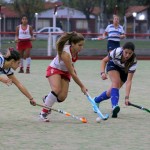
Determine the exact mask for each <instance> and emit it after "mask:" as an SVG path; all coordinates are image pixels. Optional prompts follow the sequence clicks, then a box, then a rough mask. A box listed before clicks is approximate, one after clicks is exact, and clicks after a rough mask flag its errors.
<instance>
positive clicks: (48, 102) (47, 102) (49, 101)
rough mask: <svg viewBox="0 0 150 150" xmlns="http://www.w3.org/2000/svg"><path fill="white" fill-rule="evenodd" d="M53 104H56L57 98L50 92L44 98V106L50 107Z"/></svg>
mask: <svg viewBox="0 0 150 150" xmlns="http://www.w3.org/2000/svg"><path fill="white" fill-rule="evenodd" d="M55 102H57V97H56V96H55V95H54V94H52V93H51V92H50V93H49V94H48V95H47V97H46V100H45V105H47V106H48V107H52V106H53V105H54V103H55Z"/></svg>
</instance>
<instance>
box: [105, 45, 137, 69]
mask: <svg viewBox="0 0 150 150" xmlns="http://www.w3.org/2000/svg"><path fill="white" fill-rule="evenodd" d="M122 55H123V48H122V47H118V48H116V49H114V50H113V51H111V52H110V53H109V54H108V57H109V58H110V59H111V60H110V61H112V62H113V63H114V64H115V65H117V66H118V67H120V68H121V69H122V70H124V69H125V63H122V62H121V58H122ZM136 67H137V61H136V59H135V60H134V62H133V64H132V65H131V66H130V67H129V70H128V72H135V70H136Z"/></svg>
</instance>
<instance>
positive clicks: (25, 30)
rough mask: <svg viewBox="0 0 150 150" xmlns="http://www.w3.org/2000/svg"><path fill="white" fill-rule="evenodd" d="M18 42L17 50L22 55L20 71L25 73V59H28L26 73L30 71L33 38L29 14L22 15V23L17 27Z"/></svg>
mask: <svg viewBox="0 0 150 150" xmlns="http://www.w3.org/2000/svg"><path fill="white" fill-rule="evenodd" d="M15 40H16V42H17V50H18V51H19V53H20V56H21V63H20V71H19V73H24V59H26V73H30V64H31V57H30V51H31V48H32V43H31V40H34V37H33V28H32V27H31V26H30V25H28V19H27V16H25V15H24V16H22V18H21V24H20V25H19V26H17V28H16V39H15Z"/></svg>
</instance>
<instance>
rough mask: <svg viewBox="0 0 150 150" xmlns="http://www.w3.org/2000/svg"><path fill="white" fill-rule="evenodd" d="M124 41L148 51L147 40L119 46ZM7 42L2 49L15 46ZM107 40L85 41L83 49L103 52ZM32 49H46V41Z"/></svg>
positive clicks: (35, 43)
mask: <svg viewBox="0 0 150 150" xmlns="http://www.w3.org/2000/svg"><path fill="white" fill-rule="evenodd" d="M126 41H132V42H134V44H135V45H136V49H140V50H145V49H147V50H149V47H150V42H149V40H134V39H128V40H122V41H121V45H123V44H124V43H125V42H126ZM7 42H8V40H5V41H4V40H3V41H2V49H6V48H7V47H10V46H15V44H7ZM106 45H107V40H101V41H91V40H86V41H85V46H84V49H100V50H104V49H106ZM33 48H34V49H47V40H36V41H34V42H33Z"/></svg>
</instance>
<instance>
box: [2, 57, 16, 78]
mask: <svg viewBox="0 0 150 150" xmlns="http://www.w3.org/2000/svg"><path fill="white" fill-rule="evenodd" d="M4 62H5V59H4V57H3V56H2V55H0V74H6V75H7V76H9V75H12V74H14V71H13V69H11V68H8V69H3V66H4Z"/></svg>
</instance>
